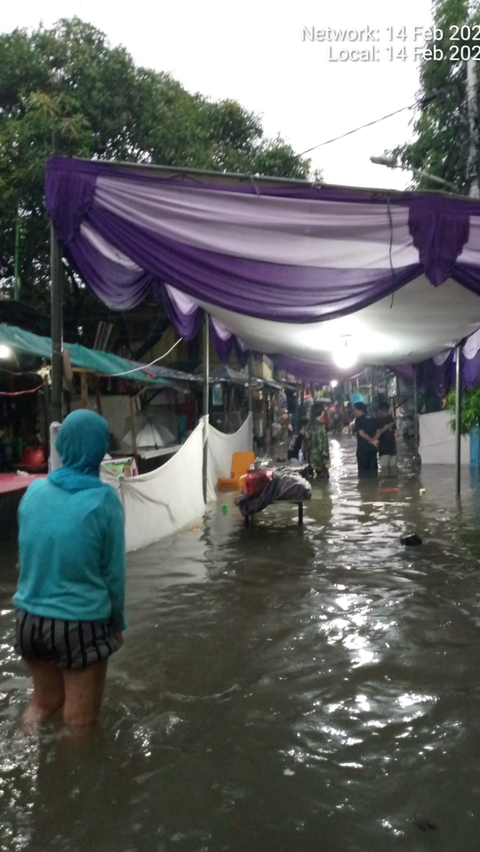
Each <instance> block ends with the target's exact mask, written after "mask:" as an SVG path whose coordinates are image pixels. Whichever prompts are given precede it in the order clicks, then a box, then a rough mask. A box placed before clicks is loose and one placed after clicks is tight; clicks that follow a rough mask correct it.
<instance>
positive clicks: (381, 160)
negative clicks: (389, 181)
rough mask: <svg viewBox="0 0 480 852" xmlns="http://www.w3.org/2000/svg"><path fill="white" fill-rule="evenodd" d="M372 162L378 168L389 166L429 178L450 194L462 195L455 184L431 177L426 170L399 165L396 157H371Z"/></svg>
mask: <svg viewBox="0 0 480 852" xmlns="http://www.w3.org/2000/svg"><path fill="white" fill-rule="evenodd" d="M370 162H371V163H374V164H375V165H376V166H387V168H389V169H401V170H402V171H404V172H412V173H413V174H414V175H418V176H419V177H424V178H428V180H431V181H433V182H434V183H438V184H440V185H441V186H445V187H446V188H447V189H448V190H449V192H455V193H457V195H459V194H460V193H459V191H458V189H457V187H456V186H454V185H453V183H449V182H448V180H444V179H443V178H441V177H437V175H431V174H430V172H427V171H425V169H415V168H413V166H404V165H403V164H402V163H398V162H397V160H396V159H395V157H387V156H383V157H370Z"/></svg>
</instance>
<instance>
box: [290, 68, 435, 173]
mask: <svg viewBox="0 0 480 852" xmlns="http://www.w3.org/2000/svg"><path fill="white" fill-rule="evenodd" d="M449 85H452V84H449ZM448 88H449V86H442V87H441V88H440V89H435V91H434V92H432V93H431V94H430V95H425V97H423V98H420V100H418V101H415V102H414V103H413V104H409V105H408V106H404V107H400V109H396V110H394V112H389V113H387V115H382V116H381V118H375V119H373V121H367V123H366V124H361V125H360V126H359V127H354V128H353V130H347V132H346V133H341V134H340V136H334V137H332V139H326V140H325V142H319V144H318V145H313V146H312V147H311V148H307V149H306V150H305V151H301V153H300V154H295V155H294V156H293V157H289V160H297V159H299V157H304V156H305V154H310V153H311V152H312V151H316V150H317V148H323V147H324V146H325V145H330V144H331V143H332V142H338V141H339V140H340V139H345V137H346V136H351V135H352V134H353V133H358V132H359V131H360V130H365V128H366V127H372V126H373V125H374V124H379V123H380V122H381V121H386V120H387V119H388V118H392V117H393V116H394V115H398V114H399V113H401V112H406V110H409V109H416V107H418V106H426V105H427V104H428V103H430V102H431V101H433V100H435V98H437V97H438V95H439V94H440V93H441V92H442V91H443V90H444V89H448ZM289 160H287V162H289Z"/></svg>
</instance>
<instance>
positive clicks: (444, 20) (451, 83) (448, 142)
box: [394, 0, 480, 194]
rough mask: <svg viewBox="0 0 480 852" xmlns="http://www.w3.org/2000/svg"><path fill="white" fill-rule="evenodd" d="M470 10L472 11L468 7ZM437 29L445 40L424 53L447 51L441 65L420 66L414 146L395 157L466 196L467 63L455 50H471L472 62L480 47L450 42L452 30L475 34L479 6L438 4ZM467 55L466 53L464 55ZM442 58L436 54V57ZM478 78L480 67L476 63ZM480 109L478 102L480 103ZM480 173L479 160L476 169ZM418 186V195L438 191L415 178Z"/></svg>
mask: <svg viewBox="0 0 480 852" xmlns="http://www.w3.org/2000/svg"><path fill="white" fill-rule="evenodd" d="M469 6H470V11H469V9H468V7H469ZM433 15H434V26H435V27H437V28H438V30H440V31H441V33H442V34H443V37H442V38H441V39H439V40H437V41H433V40H432V41H430V42H429V43H428V44H427V45H426V47H427V48H429V49H430V50H432V49H433V48H434V46H436V47H437V48H439V49H441V50H443V57H444V58H443V59H442V60H438V59H437V60H435V59H429V60H427V59H424V60H423V61H422V62H421V65H420V85H421V88H420V92H419V93H418V98H417V100H418V108H417V109H416V112H415V116H414V120H413V130H414V133H415V138H414V141H413V142H411V143H409V144H406V145H403V146H400V147H398V148H397V149H396V151H395V152H394V153H395V154H396V155H397V156H398V157H399V158H400V159H401V161H402V162H403V163H404V164H405V165H407V166H412V167H414V168H417V169H424V170H425V171H428V172H430V173H431V174H432V175H436V176H437V177H441V178H444V180H447V181H448V182H449V183H452V184H453V185H454V186H456V187H457V188H458V191H459V192H461V193H466V194H467V193H468V190H469V184H470V180H471V175H469V174H468V149H469V140H470V133H469V124H468V106H467V89H466V62H465V61H464V59H461V58H456V57H457V54H458V56H459V57H461V54H460V51H456V50H454V47H455V46H456V45H458V46H460V47H461V46H462V45H467V46H468V47H469V48H470V50H471V51H472V56H475V55H476V52H477V51H478V50H479V49H480V41H479V40H478V39H475V38H474V37H473V36H475V35H476V32H475V31H472V33H471V36H472V37H471V38H470V40H468V39H465V40H463V41H457V40H452V35H455V30H454V31H453V32H452V30H451V27H453V26H455V25H456V26H461V25H462V24H465V23H467V22H468V23H469V24H470V28H471V30H472V29H473V26H474V25H475V24H480V2H479V0H474V2H470V4H469V3H468V0H436V2H435V3H434V7H433ZM466 53H467V51H465V52H464V54H466ZM437 55H438V54H437ZM474 65H475V69H476V73H477V78H478V75H479V71H478V69H479V67H480V63H479V62H475V63H474ZM479 106H480V100H479ZM476 140H477V150H478V144H479V135H478V128H477V134H476ZM474 168H476V171H477V174H478V173H479V163H478V157H477V162H476V164H475V166H474ZM414 185H415V186H416V187H417V188H420V189H432V188H434V187H435V185H434V184H433V183H432V181H430V180H429V179H428V178H425V177H414Z"/></svg>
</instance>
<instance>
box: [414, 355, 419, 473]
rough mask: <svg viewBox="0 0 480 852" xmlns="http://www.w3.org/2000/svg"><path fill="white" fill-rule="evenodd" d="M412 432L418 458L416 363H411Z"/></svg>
mask: <svg viewBox="0 0 480 852" xmlns="http://www.w3.org/2000/svg"><path fill="white" fill-rule="evenodd" d="M413 434H414V443H415V458H416V459H418V376H417V365H416V364H414V365H413Z"/></svg>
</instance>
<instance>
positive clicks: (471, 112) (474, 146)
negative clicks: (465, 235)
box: [466, 59, 480, 198]
mask: <svg viewBox="0 0 480 852" xmlns="http://www.w3.org/2000/svg"><path fill="white" fill-rule="evenodd" d="M475 65H476V63H475V61H474V59H467V61H466V66H467V109H468V127H469V149H468V180H469V195H470V197H471V198H480V189H479V186H478V143H477V137H478V103H477V72H476V67H475Z"/></svg>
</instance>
